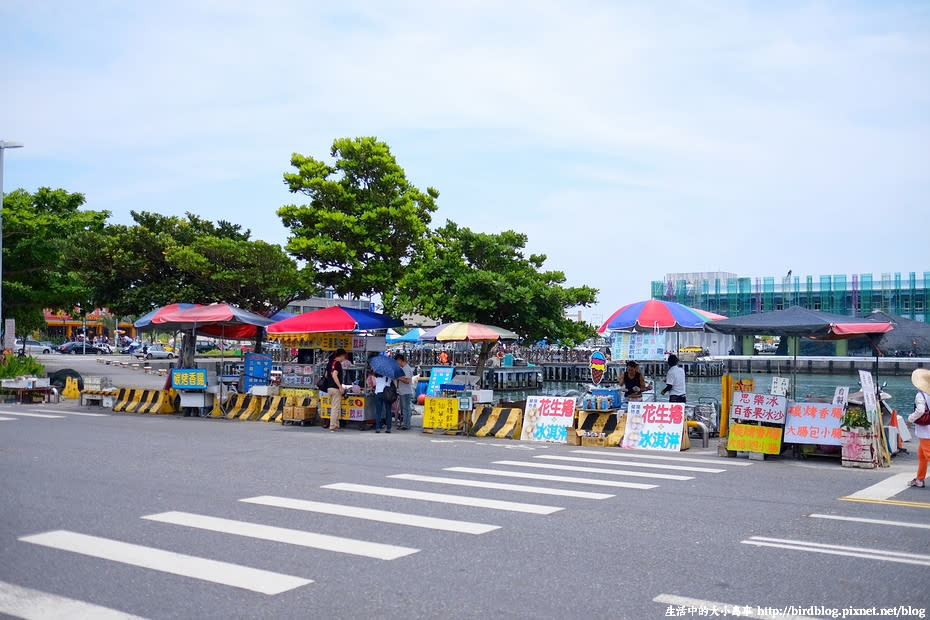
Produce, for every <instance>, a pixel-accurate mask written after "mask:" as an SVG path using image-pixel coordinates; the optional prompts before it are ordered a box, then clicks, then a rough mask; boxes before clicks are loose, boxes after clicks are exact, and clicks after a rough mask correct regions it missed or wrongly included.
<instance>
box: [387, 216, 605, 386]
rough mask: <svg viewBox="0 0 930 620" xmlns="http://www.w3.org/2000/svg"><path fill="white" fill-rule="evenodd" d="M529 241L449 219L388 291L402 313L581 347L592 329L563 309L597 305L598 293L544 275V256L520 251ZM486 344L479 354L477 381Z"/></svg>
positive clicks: (562, 278)
mask: <svg viewBox="0 0 930 620" xmlns="http://www.w3.org/2000/svg"><path fill="white" fill-rule="evenodd" d="M526 242H527V237H526V235H524V234H522V233H517V232H514V231H511V230H508V231H505V232H502V233H500V234H489V233H479V232H473V231H472V230H470V229H468V228H465V227H460V226H458V225H457V224H455V223H454V222H447V223H446V225H445V226H442V227H440V228H439V229H437V230H436V231H435V232H433V233H432V234H431V235H430V237H429V243H427V244H426V247H425V250H424V252H423V254H422V256H421V257H420V258H418V260H417V261H416V262H415V263H414V264H412V265H410V266H409V267H408V268H407V270H406V271H405V273H404V276H403V278H402V279H401V280H400V282H399V285H398V287H397V288H396V289H395V290H394V291H393V293H392V299H391V300H390V303H392V304H393V305H394V306H395V307H397V308H398V309H400V310H402V311H404V312H419V313H421V314H425V315H426V316H430V317H433V318H435V319H439V320H441V321H444V322H445V321H474V322H477V323H485V324H489V325H496V326H498V327H504V328H507V329H509V330H511V331H514V332H516V333H517V334H519V335H520V336H522V337H524V338H526V339H527V340H530V341H536V340H540V339H542V338H548V339H550V340H553V341H554V340H562V341H564V342H570V343H578V342H582V341H584V340H586V339H588V338H591V337H593V336H594V335H595V331H594V327H593V326H591V325H589V324H587V323H582V322H577V321H573V320H571V319H568V318H566V316H565V312H566V310H568V309H569V308H572V307H576V306H587V305H590V304H593V303H594V302H595V301H596V300H597V289H594V288H591V287H589V286H578V287H569V286H565V281H566V280H565V274H564V273H562V272H561V271H546V270H544V268H543V264H544V263H545V261H546V257H545V255H541V254H530V255H529V256H527V255H526V254H525V251H524V250H525V247H526ZM489 349H490V347H489V346H487V345H485V346H483V347H482V349H481V351H480V353H479V361H478V365H479V376H480V371H481V370H482V369H483V367H484V362H485V360H486V359H487V354H488V351H489Z"/></svg>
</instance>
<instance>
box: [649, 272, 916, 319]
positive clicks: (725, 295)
mask: <svg viewBox="0 0 930 620" xmlns="http://www.w3.org/2000/svg"><path fill="white" fill-rule="evenodd" d="M652 298H653V299H663V300H666V301H676V302H678V303H681V304H684V305H686V306H691V307H693V308H699V309H702V310H709V311H710V312H716V313H718V314H723V315H726V316H742V315H745V314H753V313H758V312H770V311H772V310H781V309H783V308H787V307H788V306H803V307H805V308H809V309H812V310H821V311H823V312H832V313H834V314H846V315H850V316H856V315H865V314H868V313H870V312H872V311H874V310H881V311H883V312H887V313H888V314H892V315H895V316H902V317H906V318H909V319H914V320H916V321H923V322H924V323H930V312H928V307H930V271H924V272H918V271H911V272H907V273H902V272H895V273H883V274H881V275H879V276H877V277H876V276H875V275H874V274H871V273H854V274H835V275H818V276H797V275H794V274H792V272H790V271H789V272H788V273H787V274H786V275H784V276H764V277H745V276H740V275H737V274H735V273H729V272H701V273H669V274H666V276H665V279H664V280H654V281H653V282H652Z"/></svg>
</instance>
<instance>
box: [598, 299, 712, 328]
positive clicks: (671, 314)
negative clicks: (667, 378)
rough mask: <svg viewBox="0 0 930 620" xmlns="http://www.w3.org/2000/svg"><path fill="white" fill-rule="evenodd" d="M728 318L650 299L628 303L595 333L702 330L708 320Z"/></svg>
mask: <svg viewBox="0 0 930 620" xmlns="http://www.w3.org/2000/svg"><path fill="white" fill-rule="evenodd" d="M725 318H727V317H725V316H723V315H721V314H714V313H713V312H708V311H706V310H698V309H696V308H689V307H688V306H683V305H682V304H679V303H675V302H674V301H662V300H660V299H650V300H648V301H638V302H636V303H632V304H627V305H626V306H623V307H622V308H620V309H619V310H617V311H616V312H614V313H613V314H611V315H610V317H609V318H608V319H607V320H606V321H604V324H603V325H601V327H600V329H598V330H597V331H598V333H604V332H605V331H607V330H611V329H615V330H625V331H630V330H632V331H638V332H644V331H653V330H656V329H664V330H666V331H690V330H702V329H704V324H705V323H707V322H708V321H719V320H721V319H725Z"/></svg>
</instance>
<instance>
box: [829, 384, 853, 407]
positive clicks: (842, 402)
mask: <svg viewBox="0 0 930 620" xmlns="http://www.w3.org/2000/svg"><path fill="white" fill-rule="evenodd" d="M847 402H849V386H848V385H838V386H836V391H834V392H833V404H834V405H839V406H840V407H845V406H846V403H847Z"/></svg>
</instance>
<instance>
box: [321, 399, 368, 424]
mask: <svg viewBox="0 0 930 620" xmlns="http://www.w3.org/2000/svg"><path fill="white" fill-rule="evenodd" d="M332 408H333V406H332V404H331V403H330V402H329V396H328V395H324V396H320V417H321V418H328V417H329V416H330V410H331V409H332ZM339 419H340V420H352V421H354V422H363V421H364V420H365V399H364V398H362V397H361V396H349V395H348V394H346V395H345V396H343V397H342V414H341V415H340V416H339Z"/></svg>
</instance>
